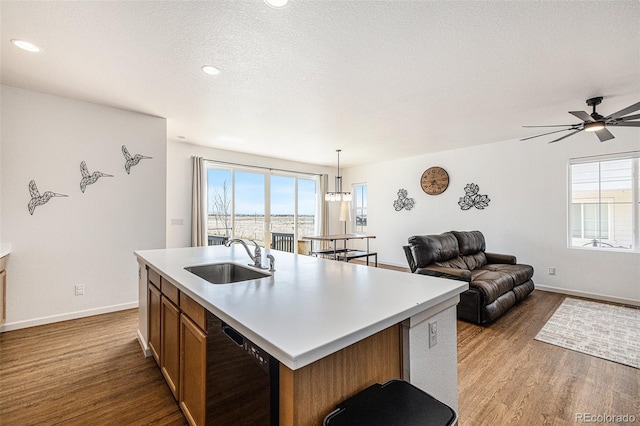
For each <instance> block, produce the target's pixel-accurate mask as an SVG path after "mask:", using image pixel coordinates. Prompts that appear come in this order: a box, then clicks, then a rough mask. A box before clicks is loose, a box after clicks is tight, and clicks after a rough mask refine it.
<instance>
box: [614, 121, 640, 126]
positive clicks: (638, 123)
mask: <svg viewBox="0 0 640 426" xmlns="http://www.w3.org/2000/svg"><path fill="white" fill-rule="evenodd" d="M614 126H619V127H640V121H618V122H617V123H616V124H614Z"/></svg>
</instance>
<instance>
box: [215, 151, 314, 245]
mask: <svg viewBox="0 0 640 426" xmlns="http://www.w3.org/2000/svg"><path fill="white" fill-rule="evenodd" d="M207 194H208V223H209V229H208V231H209V232H208V233H209V245H213V244H222V243H224V242H225V241H227V240H228V239H229V238H243V239H247V240H254V241H256V242H257V243H258V244H260V245H261V246H263V247H271V248H274V249H276V250H283V251H289V252H293V253H297V252H298V247H299V244H298V242H299V241H300V240H301V239H302V238H303V237H304V236H308V235H314V234H317V233H318V232H319V229H318V223H319V221H318V217H319V214H320V211H319V204H318V203H319V195H318V178H316V177H314V176H309V175H296V174H275V172H274V173H271V172H269V171H263V170H253V169H251V170H248V169H246V168H242V169H239V168H238V169H236V168H234V167H224V166H218V165H217V164H215V163H210V164H209V166H208V174H207ZM300 247H304V244H302V245H300ZM301 250H302V251H303V252H305V253H306V252H307V250H306V249H304V248H303V249H301Z"/></svg>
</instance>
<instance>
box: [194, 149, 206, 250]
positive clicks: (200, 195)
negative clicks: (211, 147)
mask: <svg viewBox="0 0 640 426" xmlns="http://www.w3.org/2000/svg"><path fill="white" fill-rule="evenodd" d="M191 165H192V166H193V175H192V180H191V183H192V190H191V191H192V197H193V198H192V202H191V245H192V246H193V247H198V246H206V245H207V214H206V212H207V197H206V196H205V188H206V185H205V176H206V174H207V170H206V166H205V163H204V158H202V157H191Z"/></svg>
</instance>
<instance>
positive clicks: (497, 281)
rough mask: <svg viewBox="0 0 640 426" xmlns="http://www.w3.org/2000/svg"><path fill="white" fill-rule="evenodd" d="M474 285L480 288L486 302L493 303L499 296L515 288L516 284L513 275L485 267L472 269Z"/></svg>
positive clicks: (472, 284) (471, 283)
mask: <svg viewBox="0 0 640 426" xmlns="http://www.w3.org/2000/svg"><path fill="white" fill-rule="evenodd" d="M469 285H471V286H472V287H476V288H478V289H479V290H480V291H481V292H482V293H483V294H484V303H485V304H487V305H488V304H490V303H493V302H494V301H495V300H496V299H497V298H498V297H500V296H502V295H503V294H505V293H506V292H508V291H511V290H513V286H514V285H515V283H514V281H513V276H511V275H509V274H505V273H502V272H498V271H492V270H489V269H485V268H480V269H475V270H473V271H471V282H470V283H469Z"/></svg>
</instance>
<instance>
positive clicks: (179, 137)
mask: <svg viewBox="0 0 640 426" xmlns="http://www.w3.org/2000/svg"><path fill="white" fill-rule="evenodd" d="M178 139H180V140H181V141H186V140H187V137H186V136H178Z"/></svg>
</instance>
